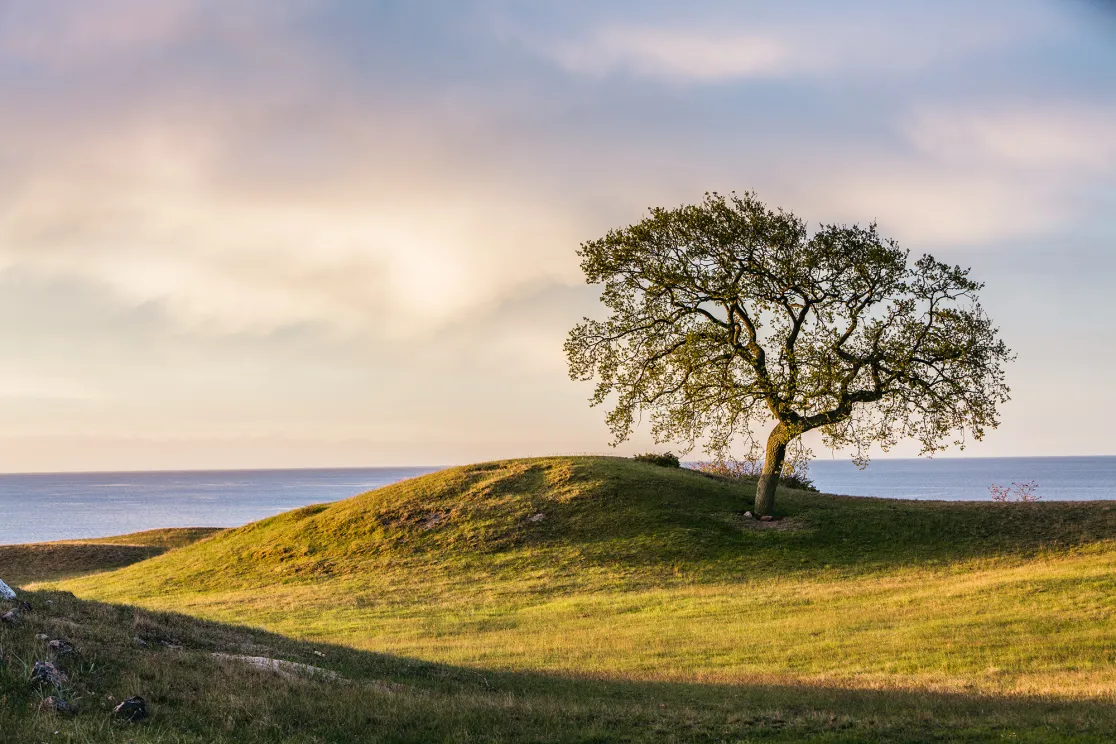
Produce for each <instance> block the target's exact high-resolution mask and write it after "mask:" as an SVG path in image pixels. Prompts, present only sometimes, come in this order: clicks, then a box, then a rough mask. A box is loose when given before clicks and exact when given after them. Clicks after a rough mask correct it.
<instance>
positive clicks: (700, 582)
mask: <svg viewBox="0 0 1116 744" xmlns="http://www.w3.org/2000/svg"><path fill="white" fill-rule="evenodd" d="M751 496H752V485H750V484H747V483H740V482H730V481H724V480H718V479H713V478H709V477H705V476H702V475H699V474H696V473H693V472H688V471H684V470H681V471H680V470H675V469H667V468H658V467H655V466H652V465H645V464H640V463H635V462H631V461H627V460H620V459H616V458H549V459H535V460H519V461H510V462H502V463H488V464H485V465H477V466H471V467H466V468H457V469H453V470H449V471H444V472H441V473H436V474H433V475H429V476H424V477H423V478H419V479H415V480H412V481H408V482H405V483H400V484H396V485H394V486H389V487H387V488H383V489H379V490H377V491H373V492H370V493H368V494H364V495H362V496H359V497H356V498H354V499H350V500H348V501H343V502H338V503H336V504H331V505H322V506H315V507H309V508H306V509H301V510H298V511H295V512H291V513H288V514H284V515H280V516H278V517H274V518H272V519H268V520H264V521H262V522H258V523H255V524H252V525H248V526H246V527H243V528H240V529H236V530H228V531H225V532H222V533H221V534H219V535H216V536H213V537H210V538H209V539H206V540H202V541H200V542H197V543H194V544H192V545H188V546H186V547H182V548H179V549H176V550H173V551H170V552H168V553H166V554H164V555H162V556H159V557H155V558H152V559H150V560H147V561H144V562H142V563H138V564H135V565H132V566H129V567H126V568H122V569H119V570H116V571H112V572H108V573H99V574H96V575H93V576H88V577H84V578H77V579H72V580H67V581H64V582H61V583H56V584H53V585H51V588H56V589H57V588H62V589H67V590H70V591H73V592H74V593H76V594H77V595H78V596H80V597H82V598H84V599H89V600H97V601H100V602H111V603H127V604H132V605H138V606H140V607H143V608H145V610H146V611H174V612H179V613H186V614H189V615H191V616H194V617H199V618H205V619H207V620H210V621H214V622H220V623H227V624H231V623H236V624H242V625H249V626H252V627H253V628H255V629H256V630H255V631H253V632H261V631H268V632H271V633H276V634H281V635H282V636H285V637H289V638H294V639H302V640H304V641H307V642H310V643H315V644H329V645H330V646H331V648H333V649H337V650H335V651H331V653H342V651H341V650H340V649H342V647H343V648H344V649H345V650H344V651H343V655H344V654H348V655H351V656H344V658H346V659H352V661H351V663H352V664H354V665H356V666H357V667H359V666H360V664H388V665H389V666H390V665H392V664H396V665H402V667H399V668H407V669H409V668H411V667H409V666H407V665H417V666H415V667H414V668H416V669H417V668H422V669H437V670H440V671H438V672H437V674H439V675H444V676H443V677H440V679H443V678H444V679H448V680H456V681H452V682H448V683H447V686H446V687H444V688H439V690H440V692H438V693H437V694H436V695H435V696H434V697H431V698H429V699H427V702H426V704H425V705H426V709H427V712H426V714H425V715H426V716H427V718H429V719H430V721H432V722H431V723H430V725H431V726H435V725H437V726H445V727H449V728H439V729H437V730H435V729H430V730H429V731H427V734H429V736H428V737H427V738H434V739H438V738H446V739H454V740H462V741H467V740H479V741H484V740H493V741H516V740H538V741H547V740H563V739H564V738H565V739H569V740H587V741H588V740H594V739H593V738H592V737H593V736H594V735H596V734H594V733H593V732H594V731H598V732H601V733H600V737H599V738H598V739H596V740H601V741H605V740H607V741H612V740H624V739H625V737H626V738H630V739H641V740H644V739H645V740H656V739H668V740H669V739H671V738H673V739H674V740H679V741H690V740H699V741H700V740H706V741H721V740H724V741H736V740H745V741H747V740H767V739H772V740H797V739H796V737H799V738H801V737H802V736H805V735H807V734H809V735H819V736H822V735H824V736H828V737H830V739H829V740H832V741H863V740H866V739H867V740H892V741H939V740H940V741H955V740H972V741H1001V740H1023V741H1025V740H1033V741H1056V740H1066V741H1070V740H1080V741H1103V740H1106V738H1108V737H1113V736H1116V710H1114V707H1113V702H1114V701H1116V658H1114V655H1116V650H1114V649H1116V643H1114V641H1116V631H1114V630H1113V615H1114V610H1116V578H1114V577H1116V571H1114V569H1116V550H1114V544H1113V542H1112V540H1111V538H1112V536H1113V535H1114V534H1116V505H1110V504H1107V503H1048V504H1042V503H1039V504H1027V505H999V504H991V503H987V504H967V503H934V502H903V501H891V500H883V499H855V498H843V497H834V496H824V495H818V494H808V493H804V492H797V491H791V490H781V491H780V493H779V496H778V508H779V513H780V515H781V516H783V517H784V518H783V519H782V520H781V521H779V522H776V523H774V525H766V526H765V525H759V524H758V523H755V522H751V521H745V520H743V519H741V518H740V517H739V516H738V512H740V511H743V510H744V509H745V508H747V505H748V504H749V502H750V499H751ZM540 514H541V515H542V517H541V519H539V518H537V516H536V515H540ZM107 611H108V610H106V612H107ZM113 611H119V612H124V610H113ZM176 622H187V621H186V620H177V621H176ZM206 627H210V626H206ZM212 627H217V626H212ZM238 632H248V631H238ZM0 642H2V640H0ZM284 642H287V641H284ZM275 643H278V642H277V641H276V642H275ZM290 648H291V649H295V647H294V646H292V647H290ZM300 648H301V647H300ZM292 653H294V651H293V650H292ZM299 653H302V654H304V655H305V651H304V650H303V651H300V652H299ZM292 658H295V657H292ZM372 660H375V661H372ZM346 663H350V662H346ZM360 668H361V669H363V668H364V667H360ZM376 668H377V669H380V667H376ZM391 668H392V669H396V667H391ZM382 671H383V670H382V669H381V671H379V672H376V674H378V675H380V676H378V677H376V678H377V679H388V680H391V681H393V682H394V681H400V683H401V684H410V682H405V681H401V680H405V678H406V675H405V674H404V675H403V676H402V677H398V676H393V675H396V672H391V673H390V674H388V673H381V672H382ZM396 671H397V672H398V669H396ZM360 674H364V673H363V672H361V673H359V674H357V676H360ZM399 674H403V673H402V672H399ZM476 676H481V677H483V678H484V679H486V680H487V681H488V683H489V684H491V683H492V680H493V679H498V680H500V685H502V686H501V687H500V688H499V690H500V691H499V692H494V691H493V690H490V689H489V688H488V687H484V689H479V688H475V686H470V685H469V684H467V683H466V682H465V680H469V679H471V678H475V677H476ZM314 684H322V683H320V682H316V683H314ZM459 684H460V685H463V686H462V687H459V686H458V685H459ZM458 692H460V694H461V695H464V696H465V697H468V698H469V700H470V701H471V702H468V703H465V702H462V700H463V699H462V698H459V697H453V696H456V695H458ZM307 694H309V693H307ZM337 694H339V693H337ZM167 695H168V696H170V697H169V698H168V699H173V693H172V692H167ZM442 695H445V696H450V697H453V700H452V701H451V700H450V699H449V698H445V699H443V698H442V697H441V696H442ZM501 695H505V696H506V706H507V707H506V709H505V713H504V714H502V715H495V714H492V715H495V718H496V719H499V720H498V722H493V721H492V720H489V718H486V717H485V716H488V715H490V714H481V713H480V712H478V711H480V710H482V709H484V710H488V706H491V705H497V708H498V707H499V704H497V703H494V702H493V701H494V700H499V699H501V698H500V696H501ZM470 696H471V697H470ZM420 697H421V696H420ZM602 701H605V702H604V703H602ZM272 703H275V701H274V700H273V701H272ZM272 703H268V705H271V704H272ZM276 704H277V703H276ZM324 704H325V703H324V702H323V705H324ZM414 704H415V706H417V707H416V708H415V712H414V715H415V716H417V717H418V718H419V719H422V714H421V713H420V712H419V711H420V709H421V708H422V707H423V704H421V703H420V702H418V701H417V699H416V702H415V703H414ZM660 705H661V706H663V707H661V708H660V707H658V706H660ZM460 706H464V707H460ZM472 706H475V707H472ZM269 710H270V708H269ZM447 711H455V712H452V713H451V712H447ZM467 711H471V712H467ZM660 711H661V714H660ZM329 715H330V716H333V715H334V714H333V713H330V714H329ZM337 715H340V714H337ZM398 715H399V716H402V717H401V718H400V719H399V721H400V725H403V724H402V721H404V720H407V721H410V720H412V719H411V718H408V716H410V715H411V714H410V713H404V712H402V711H401V710H400V711H398ZM447 716H449V717H451V718H452V717H453V716H457V717H458V718H459V719H460V721H461V722H462V723H461V724H460V728H459V729H453V728H452V726H451V723H450V722H449V720H448V719H447V720H442V719H443V718H445V717H447ZM477 716H479V717H477ZM79 718H80V717H79ZM423 720H425V719H423ZM455 720H457V719H455ZM775 720H781V721H783V723H781V724H775V723H771V722H772V721H775ZM757 721H760V722H762V721H767V722H768V723H770V725H768V724H767V723H756V722H757ZM323 725H325V724H323ZM338 725H340V724H338ZM408 725H410V724H408ZM416 725H417V724H416ZM424 725H425V724H424ZM175 730H177V729H175ZM206 730H211V729H206ZM370 731H372V730H370ZM375 731H380V730H379V729H375ZM416 731H417V729H416ZM366 733H367V732H366ZM380 733H381V734H382V733H383V732H382V731H380ZM378 735H379V734H377V736H378ZM260 736H261V737H263V738H260V739H259V740H261V741H265V740H266V741H271V740H282V739H278V738H274V737H273V738H267V736H271V734H267V735H264V734H260ZM276 736H277V735H276ZM323 736H325V735H324V734H323ZM331 736H332V734H331ZM337 736H341V735H340V734H337ZM385 736H386V735H385ZM367 737H368V738H369V740H376V737H375V736H373V734H372V733H367ZM486 737H487V739H486ZM601 737H603V738H601ZM1012 737H1015V738H1014V739H1013V738H1012ZM404 738H405V737H404ZM307 740H322V741H326V740H339V741H343V740H346V739H345V738H344V737H343V736H342V737H341V738H339V739H330V738H328V737H326V738H324V739H307ZM410 740H422V737H419V736H418V735H417V734H416V738H413V739H410ZM823 740H824V739H823Z"/></svg>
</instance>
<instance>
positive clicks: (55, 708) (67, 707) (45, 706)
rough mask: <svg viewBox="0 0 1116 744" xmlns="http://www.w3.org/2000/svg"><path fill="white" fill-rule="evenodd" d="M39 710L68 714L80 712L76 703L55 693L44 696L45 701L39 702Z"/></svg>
mask: <svg viewBox="0 0 1116 744" xmlns="http://www.w3.org/2000/svg"><path fill="white" fill-rule="evenodd" d="M39 710H41V711H43V712H45V713H62V714H64V715H67V716H72V715H75V714H76V713H77V712H78V711H77V706H76V705H74V704H73V703H69V702H67V701H65V700H63V699H62V698H60V697H56V696H54V695H51V696H50V697H48V698H44V699H43V702H41V703H39Z"/></svg>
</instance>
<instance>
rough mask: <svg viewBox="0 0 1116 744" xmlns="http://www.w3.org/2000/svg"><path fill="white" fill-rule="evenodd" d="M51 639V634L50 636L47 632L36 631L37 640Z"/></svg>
mask: <svg viewBox="0 0 1116 744" xmlns="http://www.w3.org/2000/svg"><path fill="white" fill-rule="evenodd" d="M49 639H50V636H48V635H47V634H46V633H36V634H35V640H36V641H46V640H49Z"/></svg>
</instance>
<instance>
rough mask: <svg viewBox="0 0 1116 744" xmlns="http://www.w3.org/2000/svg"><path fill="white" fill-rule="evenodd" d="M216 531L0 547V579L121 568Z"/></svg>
mask: <svg viewBox="0 0 1116 744" xmlns="http://www.w3.org/2000/svg"><path fill="white" fill-rule="evenodd" d="M217 532H220V530H219V529H216V528H212V527H182V528H170V529H162V530H147V531H145V532H133V533H132V534H130V535H119V536H116V537H102V538H95V539H91V540H59V541H57V542H45V543H32V544H30V545H0V579H4V580H5V581H10V582H12V583H15V584H23V583H26V582H30V581H50V580H56V579H64V578H70V577H74V576H82V575H85V574H90V573H95V572H97V571H106V570H109V569H113V568H121V567H123V566H128V565H131V564H133V563H137V562H139V561H142V560H146V559H147V558H152V557H154V556H157V555H161V554H162V553H165V552H166V551H167V550H171V549H173V548H179V547H182V546H183V545H189V544H190V543H192V542H196V541H198V540H200V539H202V538H204V537H209V536H211V535H214V534H216V533H217Z"/></svg>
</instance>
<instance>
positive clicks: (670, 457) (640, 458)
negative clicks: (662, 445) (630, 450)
mask: <svg viewBox="0 0 1116 744" xmlns="http://www.w3.org/2000/svg"><path fill="white" fill-rule="evenodd" d="M632 459H633V460H635V461H637V462H646V463H650V464H651V465H658V466H659V467H663V468H680V467H682V463H681V462H679V461H678V455H676V454H674V453H673V452H664V453H662V454H661V455H660V454H659V453H657V452H644V453H643V454H642V455H636V456H635V457H633V458H632Z"/></svg>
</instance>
